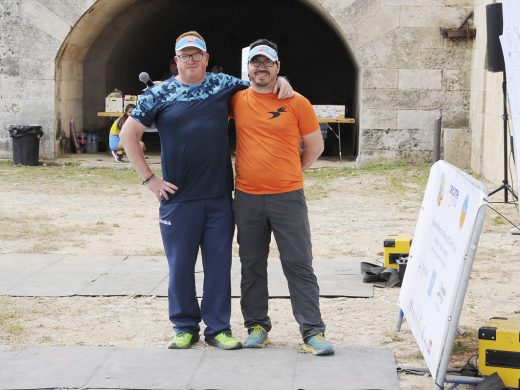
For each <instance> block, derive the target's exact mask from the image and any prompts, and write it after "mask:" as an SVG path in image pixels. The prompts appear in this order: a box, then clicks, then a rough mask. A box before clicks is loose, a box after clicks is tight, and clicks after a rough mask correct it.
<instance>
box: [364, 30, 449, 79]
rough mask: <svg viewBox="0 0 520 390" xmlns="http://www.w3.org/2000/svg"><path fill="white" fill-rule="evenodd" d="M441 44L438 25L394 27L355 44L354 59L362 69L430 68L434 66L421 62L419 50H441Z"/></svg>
mask: <svg viewBox="0 0 520 390" xmlns="http://www.w3.org/2000/svg"><path fill="white" fill-rule="evenodd" d="M443 47H444V43H443V40H442V37H441V35H440V33H439V29H438V28H398V29H396V30H394V31H391V32H388V33H387V34H385V35H382V36H379V37H377V39H374V40H373V41H371V42H369V43H367V44H366V45H364V46H362V47H359V48H358V50H357V59H358V61H359V63H360V65H361V66H362V67H365V68H389V69H399V68H401V69H403V68H405V69H410V68H412V69H413V68H430V69H432V68H435V67H434V66H425V65H424V64H425V60H424V59H423V58H422V51H423V50H427V49H428V50H432V49H437V50H439V51H440V52H442V53H443V52H445V51H446V49H444V48H443ZM445 57H446V55H444V54H443V56H442V58H445ZM452 69H457V68H452Z"/></svg>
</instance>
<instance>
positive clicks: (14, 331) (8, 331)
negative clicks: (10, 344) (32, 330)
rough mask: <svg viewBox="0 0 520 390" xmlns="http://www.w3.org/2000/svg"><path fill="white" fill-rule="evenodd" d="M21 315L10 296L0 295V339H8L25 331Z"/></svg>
mask: <svg viewBox="0 0 520 390" xmlns="http://www.w3.org/2000/svg"><path fill="white" fill-rule="evenodd" d="M20 319H21V315H20V313H19V312H18V310H17V309H16V307H15V306H13V305H12V303H11V302H10V300H9V298H7V297H3V296H0V341H2V340H3V341H7V340H10V339H12V338H13V337H15V336H18V335H20V334H21V333H23V326H22V325H21V324H20Z"/></svg>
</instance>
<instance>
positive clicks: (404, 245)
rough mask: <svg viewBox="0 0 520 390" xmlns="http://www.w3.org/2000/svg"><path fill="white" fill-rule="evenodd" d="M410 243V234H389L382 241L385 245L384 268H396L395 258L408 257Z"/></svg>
mask: <svg viewBox="0 0 520 390" xmlns="http://www.w3.org/2000/svg"><path fill="white" fill-rule="evenodd" d="M411 245H412V236H410V235H409V234H392V235H389V236H388V237H387V238H386V239H385V241H384V243H383V246H384V247H385V252H384V253H385V264H384V266H385V268H395V269H397V268H398V267H397V259H399V258H400V257H408V255H409V254H410V246H411Z"/></svg>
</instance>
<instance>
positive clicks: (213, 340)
mask: <svg viewBox="0 0 520 390" xmlns="http://www.w3.org/2000/svg"><path fill="white" fill-rule="evenodd" d="M206 342H207V343H208V344H209V345H212V346H214V347H217V348H220V349H226V350H230V349H241V348H242V344H241V343H240V341H237V340H236V339H235V338H234V337H233V335H232V334H231V332H229V331H227V332H220V333H218V334H217V335H216V336H215V337H206Z"/></svg>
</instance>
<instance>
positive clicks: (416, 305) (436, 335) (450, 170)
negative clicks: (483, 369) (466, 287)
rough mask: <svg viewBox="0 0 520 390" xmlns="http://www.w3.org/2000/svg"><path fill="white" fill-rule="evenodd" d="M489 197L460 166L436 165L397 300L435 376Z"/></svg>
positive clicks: (432, 171) (441, 163)
mask: <svg viewBox="0 0 520 390" xmlns="http://www.w3.org/2000/svg"><path fill="white" fill-rule="evenodd" d="M486 197H487V191H486V189H485V188H484V186H483V185H482V184H481V183H480V182H478V181H476V180H475V179H473V178H472V177H471V176H469V175H467V174H465V173H464V172H462V171H461V170H459V169H458V168H456V167H454V166H452V165H450V164H448V163H447V162H445V161H442V160H441V161H438V162H437V163H435V164H434V165H433V166H432V169H431V171H430V177H429V180H428V184H427V187H426V191H425V194H424V198H423V203H422V206H421V211H420V213H419V218H418V220H417V226H416V228H415V233H414V236H413V241H412V246H411V248H410V256H409V259H408V265H407V267H406V273H405V277H404V280H403V284H402V287H401V293H400V296H399V306H400V307H401V309H402V310H403V312H404V315H405V318H406V321H407V322H408V325H409V326H410V329H411V330H412V333H413V334H414V336H415V338H416V340H417V344H418V345H419V348H420V349H421V352H422V354H423V356H424V359H425V361H426V364H427V366H428V368H429V370H430V372H431V374H432V376H433V377H434V378H436V376H437V371H438V369H439V363H440V359H441V356H442V351H443V348H444V347H445V344H446V336H447V331H448V327H449V324H450V320H451V317H452V315H453V312H454V310H455V309H456V308H455V307H454V306H455V300H456V298H457V294H458V293H459V285H460V282H461V278H462V269H463V266H464V261H465V259H466V254H467V253H468V248H469V243H470V239H471V236H472V233H473V230H474V226H475V221H476V217H477V213H478V210H479V209H480V207H481V206H482V205H484V204H485V203H484V201H485V198H486ZM458 310H460V308H458Z"/></svg>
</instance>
